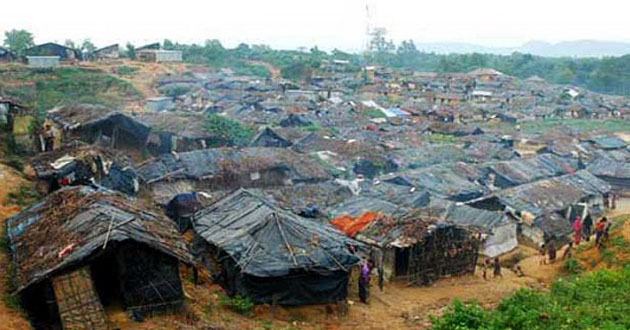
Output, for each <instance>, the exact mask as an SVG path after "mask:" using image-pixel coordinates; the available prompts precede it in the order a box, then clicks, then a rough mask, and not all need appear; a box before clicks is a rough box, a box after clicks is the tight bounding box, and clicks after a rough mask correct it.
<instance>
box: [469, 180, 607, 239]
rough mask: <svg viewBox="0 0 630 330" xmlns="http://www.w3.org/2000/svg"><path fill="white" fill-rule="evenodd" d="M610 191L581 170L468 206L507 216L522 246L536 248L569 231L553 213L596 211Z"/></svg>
mask: <svg viewBox="0 0 630 330" xmlns="http://www.w3.org/2000/svg"><path fill="white" fill-rule="evenodd" d="M610 191H611V186H610V185H609V184H608V183H607V182H606V181H603V180H601V179H599V178H597V177H595V176H594V175H593V174H591V173H589V172H588V171H584V170H583V171H578V172H575V173H572V174H567V175H562V176H558V177H553V178H549V179H544V180H539V181H535V182H532V183H528V184H523V185H520V186H516V187H513V188H509V189H504V190H500V191H498V192H496V193H494V194H490V195H488V196H484V197H482V198H478V199H476V200H472V201H469V202H468V205H470V206H472V207H475V208H480V209H485V210H491V211H505V212H506V213H509V214H510V215H512V216H513V217H514V218H516V219H518V220H519V222H520V223H521V226H520V234H522V238H525V239H526V241H524V242H526V243H527V242H530V243H533V244H535V245H540V244H542V243H544V242H545V241H547V240H548V239H550V238H552V237H556V238H557V237H563V236H566V235H568V234H570V233H571V232H572V230H573V229H572V228H571V224H570V223H569V221H568V220H566V219H564V218H563V217H555V216H552V215H553V214H554V213H557V214H566V212H567V210H568V209H569V207H570V206H571V205H574V204H577V203H585V204H586V205H588V207H591V208H595V209H597V208H600V207H601V205H603V196H604V195H605V194H608V193H610ZM563 219H564V220H563ZM551 222H554V223H553V224H550V223H551Z"/></svg>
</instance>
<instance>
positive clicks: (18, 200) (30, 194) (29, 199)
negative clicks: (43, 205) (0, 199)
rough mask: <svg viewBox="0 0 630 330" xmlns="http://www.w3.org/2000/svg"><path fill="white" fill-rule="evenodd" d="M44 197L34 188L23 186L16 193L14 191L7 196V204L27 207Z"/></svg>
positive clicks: (27, 185)
mask: <svg viewBox="0 0 630 330" xmlns="http://www.w3.org/2000/svg"><path fill="white" fill-rule="evenodd" d="M42 197H43V196H42V195H41V194H40V193H39V192H38V191H37V190H36V189H35V187H34V186H32V185H29V184H23V185H21V186H20V187H19V188H18V189H17V190H16V191H12V192H10V193H9V194H8V195H7V201H6V203H7V204H12V205H18V206H21V207H25V206H29V205H31V204H33V203H35V202H37V201H38V200H40V199H42Z"/></svg>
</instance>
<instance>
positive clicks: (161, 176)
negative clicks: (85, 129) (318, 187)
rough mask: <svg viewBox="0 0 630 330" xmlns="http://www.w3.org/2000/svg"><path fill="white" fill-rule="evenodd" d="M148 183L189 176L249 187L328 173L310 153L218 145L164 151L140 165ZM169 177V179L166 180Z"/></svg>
mask: <svg viewBox="0 0 630 330" xmlns="http://www.w3.org/2000/svg"><path fill="white" fill-rule="evenodd" d="M138 171H139V174H140V176H141V177H142V179H143V181H144V182H145V183H147V184H151V185H154V186H158V185H160V184H162V183H164V184H166V185H172V184H174V183H175V182H177V181H181V180H188V181H191V182H193V184H194V185H195V186H197V187H199V188H215V189H229V188H240V187H245V188H251V187H271V186H283V185H291V184H295V183H300V182H303V183H317V182H322V181H326V180H328V179H329V178H330V177H331V175H330V174H329V173H328V172H327V171H326V170H325V169H324V168H323V167H322V166H321V165H320V164H319V163H317V162H316V161H314V160H313V159H311V158H310V157H305V156H303V155H300V154H297V153H295V152H293V151H292V150H288V149H285V148H243V149H232V148H217V149H204V150H197V151H190V152H184V153H180V154H164V155H160V156H159V157H157V158H156V159H153V160H151V161H148V162H146V163H145V164H142V165H140V166H139V169H138ZM167 180H168V181H167Z"/></svg>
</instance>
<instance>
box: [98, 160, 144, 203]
mask: <svg viewBox="0 0 630 330" xmlns="http://www.w3.org/2000/svg"><path fill="white" fill-rule="evenodd" d="M101 185H103V186H104V187H107V188H109V189H113V190H118V191H120V192H124V193H125V194H127V195H131V196H133V195H135V194H136V192H137V191H138V176H137V175H136V172H135V171H134V170H133V169H131V168H123V167H122V166H120V165H119V164H117V163H114V164H113V165H112V166H111V168H110V169H109V173H108V174H107V176H105V177H104V178H103V179H102V180H101Z"/></svg>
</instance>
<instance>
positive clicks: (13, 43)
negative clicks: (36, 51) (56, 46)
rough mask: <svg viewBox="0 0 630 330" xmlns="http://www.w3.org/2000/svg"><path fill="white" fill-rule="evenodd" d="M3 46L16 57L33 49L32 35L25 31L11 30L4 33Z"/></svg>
mask: <svg viewBox="0 0 630 330" xmlns="http://www.w3.org/2000/svg"><path fill="white" fill-rule="evenodd" d="M4 36H5V38H4V45H5V46H6V47H8V48H9V49H11V50H12V51H14V52H15V53H16V54H17V55H22V54H23V53H24V50H25V49H27V48H29V47H33V46H34V45H35V43H34V42H33V34H31V33H30V32H28V31H26V30H15V29H13V30H11V31H6V32H5V33H4Z"/></svg>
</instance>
